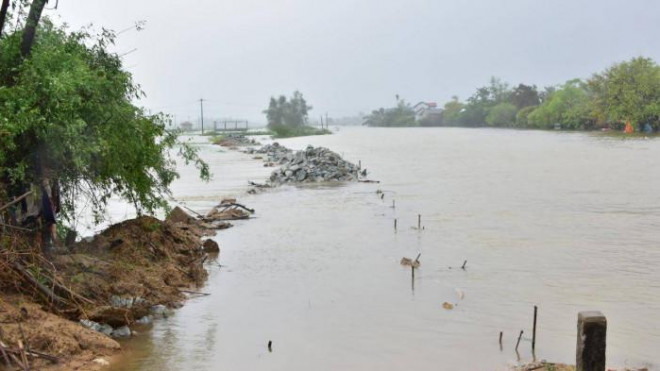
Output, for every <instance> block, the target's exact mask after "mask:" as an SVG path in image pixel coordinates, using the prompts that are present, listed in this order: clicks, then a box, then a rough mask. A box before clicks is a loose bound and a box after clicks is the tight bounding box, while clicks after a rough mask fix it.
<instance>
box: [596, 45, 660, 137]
mask: <svg viewBox="0 0 660 371" xmlns="http://www.w3.org/2000/svg"><path fill="white" fill-rule="evenodd" d="M588 86H589V88H590V89H591V90H592V91H593V93H594V103H595V105H596V106H597V107H598V111H599V113H602V112H606V116H607V119H610V120H612V121H618V122H625V121H630V122H631V123H632V124H633V125H634V126H637V127H639V126H640V125H643V124H645V123H650V124H651V125H652V126H653V127H654V128H655V129H656V130H657V129H658V123H659V118H660V67H659V66H658V65H657V64H656V63H655V62H654V61H653V60H652V59H650V58H642V57H638V58H633V59H632V60H630V61H628V62H623V63H619V64H615V65H613V66H612V67H610V68H608V69H607V70H605V71H604V72H603V73H600V74H595V75H594V76H593V77H592V78H591V79H590V81H589V83H588ZM602 116H603V115H601V118H602Z"/></svg>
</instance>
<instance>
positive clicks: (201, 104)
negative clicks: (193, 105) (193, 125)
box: [199, 98, 204, 135]
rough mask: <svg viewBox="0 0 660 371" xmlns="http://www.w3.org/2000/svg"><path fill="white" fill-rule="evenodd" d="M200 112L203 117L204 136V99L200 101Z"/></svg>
mask: <svg viewBox="0 0 660 371" xmlns="http://www.w3.org/2000/svg"><path fill="white" fill-rule="evenodd" d="M199 110H200V112H201V115H202V116H201V118H202V135H204V98H200V99H199Z"/></svg>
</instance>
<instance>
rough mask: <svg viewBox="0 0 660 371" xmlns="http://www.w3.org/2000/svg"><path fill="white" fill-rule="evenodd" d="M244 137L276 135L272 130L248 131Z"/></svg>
mask: <svg viewBox="0 0 660 371" xmlns="http://www.w3.org/2000/svg"><path fill="white" fill-rule="evenodd" d="M243 135H245V136H246V137H249V136H252V135H275V132H274V131H270V130H259V131H246V132H244V133H243Z"/></svg>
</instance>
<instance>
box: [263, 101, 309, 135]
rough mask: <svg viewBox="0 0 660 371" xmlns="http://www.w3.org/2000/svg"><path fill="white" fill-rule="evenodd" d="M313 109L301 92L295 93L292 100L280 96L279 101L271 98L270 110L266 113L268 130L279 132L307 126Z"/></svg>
mask: <svg viewBox="0 0 660 371" xmlns="http://www.w3.org/2000/svg"><path fill="white" fill-rule="evenodd" d="M311 109H312V107H311V106H308V105H307V102H306V101H305V98H303V96H302V93H300V92H299V91H295V92H293V96H291V99H289V100H287V98H286V96H284V95H280V97H279V98H278V99H275V97H271V98H270V102H269V104H268V109H266V110H265V111H264V113H265V114H266V118H267V120H268V128H269V129H270V130H273V131H277V129H278V128H280V127H284V126H288V127H301V126H305V125H306V124H307V114H308V112H309V110H311Z"/></svg>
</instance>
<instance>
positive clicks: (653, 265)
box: [114, 128, 660, 371]
mask: <svg viewBox="0 0 660 371" xmlns="http://www.w3.org/2000/svg"><path fill="white" fill-rule="evenodd" d="M202 139H203V138H197V139H196V140H198V141H200V140H202ZM280 143H281V144H284V145H286V146H288V147H291V148H295V149H301V148H304V147H305V146H306V145H307V144H312V145H315V146H317V145H321V146H326V147H329V148H330V149H332V150H334V151H336V152H338V153H340V154H342V155H343V156H344V158H345V159H347V160H350V161H353V162H356V163H357V162H358V161H361V162H362V166H363V167H366V168H367V169H368V170H369V172H370V178H372V179H377V180H380V181H381V183H380V184H363V183H360V184H346V185H341V186H313V187H291V186H284V187H281V188H278V189H275V190H271V191H268V192H265V193H261V194H258V195H245V191H246V190H247V188H246V185H247V180H254V181H263V180H264V179H265V178H266V177H267V175H268V174H269V172H270V171H271V170H272V169H268V168H264V167H262V165H261V162H260V161H257V160H253V159H251V157H250V156H247V155H243V154H240V153H237V152H231V151H223V150H222V149H220V148H219V147H214V146H209V145H204V146H203V148H202V154H203V156H204V157H205V158H206V159H207V160H208V161H209V163H210V164H211V168H212V171H213V173H214V180H213V181H212V182H211V183H209V184H204V183H201V182H199V181H198V180H196V179H195V176H194V172H193V171H192V170H191V169H187V168H186V169H183V170H182V172H183V174H184V177H183V178H182V179H181V180H180V181H178V182H177V183H176V184H175V187H174V196H175V197H176V198H177V199H180V200H184V201H185V202H186V204H187V205H188V206H189V207H191V208H193V209H197V210H200V211H206V210H208V209H209V208H210V207H211V206H213V205H215V204H216V203H217V202H218V201H219V200H220V199H221V198H223V197H227V196H236V197H240V199H241V200H242V201H243V202H244V203H246V204H248V205H249V206H250V207H254V208H255V209H256V211H257V212H256V214H255V216H256V219H253V220H249V221H241V222H236V223H234V224H235V227H234V228H232V229H229V230H226V231H221V232H220V233H219V234H218V235H217V236H216V237H215V239H216V240H217V241H218V242H219V243H220V246H221V250H222V252H221V256H220V259H219V261H218V262H210V263H208V269H209V271H210V276H209V280H208V283H207V285H206V286H205V287H203V288H202V291H204V292H208V293H210V295H209V296H205V297H199V298H194V299H191V300H190V301H188V302H187V304H186V305H185V306H184V307H183V308H182V309H180V310H178V311H177V312H176V313H175V314H174V316H172V317H170V318H168V319H166V320H159V321H157V322H156V323H155V324H154V326H153V329H151V330H150V331H147V332H145V333H143V334H141V335H140V336H138V337H137V338H135V339H133V340H130V342H129V344H130V345H129V348H130V350H129V351H127V352H126V354H125V356H124V357H123V358H122V359H121V360H120V361H119V363H118V364H117V365H116V366H115V367H114V368H115V369H122V370H126V369H128V370H154V371H156V370H157V371H163V370H287V371H299V370H301V371H302V370H404V369H416V370H499V369H505V368H506V366H507V365H508V364H513V363H515V362H516V360H517V358H518V356H517V355H516V352H515V351H514V347H515V344H516V339H517V336H518V334H519V332H520V330H524V334H525V335H524V336H523V341H522V342H521V344H520V348H519V353H520V355H519V356H520V357H521V359H522V360H531V359H532V357H533V356H532V353H531V343H530V341H529V340H527V339H528V338H529V337H531V332H532V316H533V306H534V305H537V306H538V308H539V320H538V330H537V331H538V339H537V345H536V348H537V349H536V357H537V358H538V359H546V360H548V361H554V362H566V363H574V362H575V343H576V319H577V313H578V311H581V310H589V309H596V310H601V311H602V312H603V313H604V314H605V315H606V316H607V319H608V344H607V356H608V363H609V364H610V365H611V366H617V367H622V366H640V365H647V366H650V367H651V368H652V369H655V368H658V367H660V350H659V349H660V268H659V267H660V243H659V241H660V171H659V168H658V166H659V165H660V139H653V140H643V139H635V140H623V139H621V138H612V137H605V136H602V135H598V134H588V133H564V132H537V131H508V130H488V129H474V130H470V129H367V128H345V129H344V128H342V129H341V130H340V131H339V132H338V133H336V134H335V135H331V136H319V137H305V138H294V139H287V140H282V141H280ZM379 189H380V190H382V191H384V195H385V196H384V198H383V199H381V198H380V196H379V195H377V194H376V191H377V190H379ZM393 201H395V208H392V207H391V206H392V203H393ZM419 214H421V224H422V225H423V227H424V228H423V230H422V231H419V230H416V229H413V228H412V227H416V226H417V218H418V215H419ZM395 218H396V219H397V220H398V229H397V231H395V230H394V228H393V221H394V219H395ZM418 253H421V259H420V260H421V263H422V265H421V267H420V269H418V270H417V271H416V272H415V277H414V280H413V279H412V277H411V270H410V268H409V267H403V266H401V265H400V264H399V261H400V260H401V258H402V257H404V256H406V257H412V258H414V257H415V256H416V255H417V254H418ZM465 260H467V265H466V268H467V269H466V270H462V269H460V266H461V265H462V264H463V262H464V261H465ZM450 267H451V269H450ZM457 289H459V290H460V292H462V293H464V298H463V299H462V300H461V299H460V297H459V294H458V291H457ZM444 302H449V303H453V304H457V306H456V307H455V308H454V309H453V310H447V309H444V308H443V305H442V304H443V303H444ZM500 331H503V333H504V337H503V348H502V350H500V347H499V344H498V336H499V332H500ZM269 341H272V352H269V351H268V348H267V344H268V342H269Z"/></svg>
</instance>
